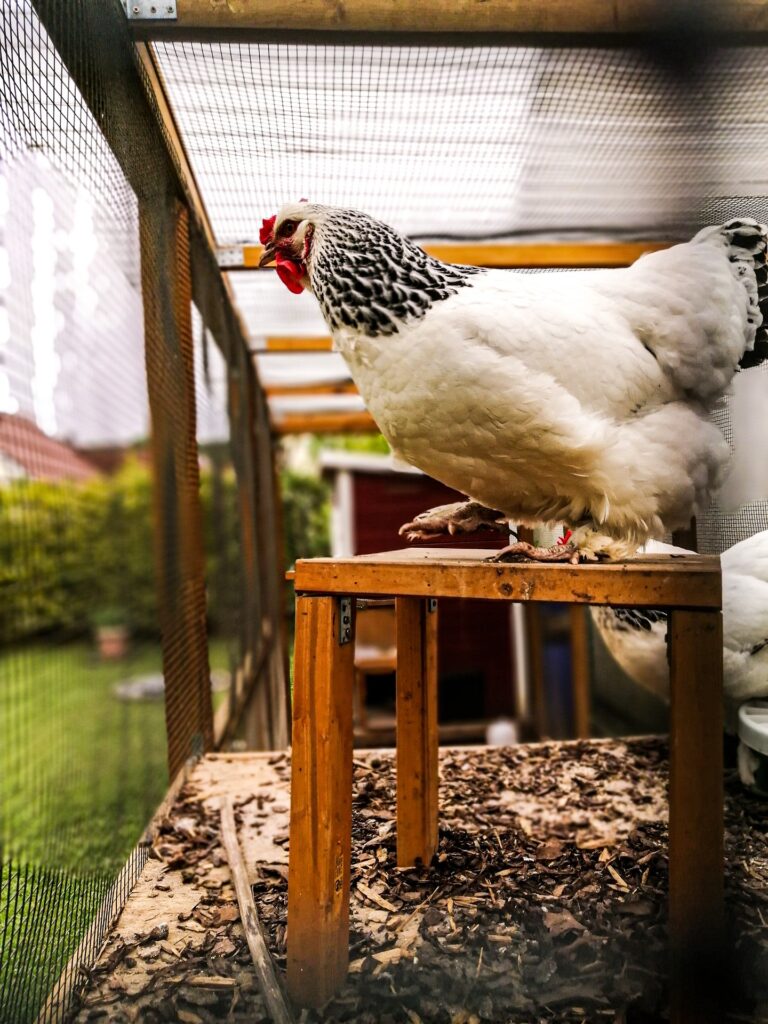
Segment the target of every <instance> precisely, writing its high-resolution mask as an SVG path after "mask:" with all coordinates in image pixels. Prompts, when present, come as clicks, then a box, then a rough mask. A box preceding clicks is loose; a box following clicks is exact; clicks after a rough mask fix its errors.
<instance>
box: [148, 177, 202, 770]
mask: <svg viewBox="0 0 768 1024" xmlns="http://www.w3.org/2000/svg"><path fill="white" fill-rule="evenodd" d="M139 229H140V231H139V234H140V241H141V288H142V298H143V302H144V341H145V359H146V368H147V388H148V393H149V407H150V411H151V415H152V462H153V470H154V473H153V501H154V512H155V522H154V535H155V563H156V576H157V585H158V620H159V625H160V632H161V636H162V649H163V676H164V677H165V722H166V732H167V736H168V770H169V775H170V777H171V778H173V777H174V776H175V775H176V774H177V773H178V772H179V770H180V769H181V767H182V765H183V764H184V762H185V761H186V760H187V758H189V757H190V756H193V755H195V754H199V753H202V752H203V751H205V750H210V749H211V746H212V744H213V710H212V705H211V684H210V670H209V667H208V638H207V630H206V621H205V566H204V553H203V538H202V522H201V512H200V473H199V468H198V451H197V439H196V410H195V380H194V358H193V346H192V283H191V277H190V262H189V260H190V250H189V213H188V211H187V208H186V207H185V206H183V205H182V204H181V203H180V202H179V201H178V200H176V199H174V198H173V197H172V196H160V197H155V198H152V199H151V200H144V201H143V202H142V203H141V205H140V208H139Z"/></svg>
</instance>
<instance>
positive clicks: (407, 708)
mask: <svg viewBox="0 0 768 1024" xmlns="http://www.w3.org/2000/svg"><path fill="white" fill-rule="evenodd" d="M395 606H396V612H395V614H396V619H397V863H398V865H399V866H400V867H408V866H409V865H411V864H415V863H416V861H417V860H421V861H422V863H424V864H429V862H430V861H431V860H432V855H433V854H434V852H435V850H436V849H437V814H438V810H437V607H436V604H435V603H430V602H428V601H426V600H424V599H422V598H418V597H398V598H397V600H396V602H395Z"/></svg>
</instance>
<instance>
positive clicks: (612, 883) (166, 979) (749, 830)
mask: <svg viewBox="0 0 768 1024" xmlns="http://www.w3.org/2000/svg"><path fill="white" fill-rule="evenodd" d="M289 772H290V761H289V758H288V757H287V756H285V755H277V756H273V757H266V756H264V755H251V757H250V758H245V757H243V756H240V757H236V756H229V757H227V756H225V755H219V756H216V757H211V758H206V759H205V761H204V762H203V764H202V765H201V766H200V767H199V768H198V769H196V771H195V774H194V775H193V776H192V778H191V779H190V782H189V783H188V784H187V786H186V787H185V789H184V790H183V791H182V792H181V794H180V796H179V798H178V800H177V801H176V803H175V804H174V806H173V808H172V810H171V812H170V814H169V815H168V817H167V819H166V821H165V822H164V823H163V825H162V828H161V831H160V834H159V835H158V837H157V839H156V841H155V844H154V849H153V859H151V860H150V862H149V863H148V865H147V868H146V869H145V872H144V875H143V876H142V879H141V880H140V882H139V884H138V885H137V887H136V890H135V892H134V894H133V895H132V896H131V899H130V900H129V903H128V905H127V906H126V909H125V911H124V912H123V914H122V915H121V918H120V920H119V921H118V923H117V925H116V927H115V929H114V930H113V932H112V933H111V934H110V937H109V939H108V941H107V943H106V945H105V948H104V951H103V953H102V956H101V958H100V960H99V962H98V963H97V965H96V967H95V968H94V969H93V971H92V972H91V973H90V976H89V978H88V979H87V985H86V988H85V991H84V993H83V995H82V999H81V1003H80V1008H79V1012H78V1014H77V1018H76V1019H77V1021H78V1022H84V1021H93V1020H99V1019H102V1020H109V1021H114V1022H116V1024H122V1022H123V1021H126V1022H128V1021H147V1022H161V1021H183V1022H186V1024H209V1022H212V1021H221V1020H226V1021H232V1022H240V1021H243V1022H244V1021H250V1022H257V1021H262V1020H266V1019H267V1018H266V1013H265V1010H264V1006H263V1003H262V1001H261V997H260V995H259V993H258V989H257V986H256V981H255V976H254V973H253V969H252V966H251V962H250V957H249V954H248V951H247V947H246V946H245V940H244V938H243V933H242V929H241V927H240V924H239V915H238V911H237V904H236V903H235V902H234V894H233V891H232V887H231V885H230V881H229V872H228V868H227V866H226V861H225V859H224V855H223V850H222V848H221V845H220V841H219V817H218V802H219V799H220V795H221V794H222V793H224V792H228V793H230V794H231V796H232V799H233V800H234V802H235V809H236V816H237V820H238V826H239V833H240V841H241V844H242V846H243V850H244V854H245V856H246V861H247V863H248V865H249V868H251V869H252V871H253V878H254V885H253V891H254V895H255V898H256V903H257V907H258V909H259V914H260V916H261V920H262V923H263V926H264V929H265V932H266V933H267V935H268V939H269V943H270V948H271V950H272V953H273V956H274V958H275V961H276V963H277V965H278V967H280V968H282V967H284V964H285V942H286V895H287V892H286V890H287V882H286V879H287V838H288V837H287V821H288V816H287V811H288V783H289ZM666 781H667V747H666V742H664V741H662V740H659V739H640V740H631V741H583V742H577V743H563V744H536V745H528V746H519V747H514V748H505V749H498V748H497V749H459V748H454V749H447V750H444V751H441V830H440V845H439V850H438V853H437V855H436V857H435V859H434V861H433V863H432V864H431V865H429V866H428V867H426V868H419V869H409V870H401V869H398V868H397V867H396V858H395V821H394V813H393V812H394V787H395V777H394V762H393V757H392V754H391V753H389V752H387V753H382V752H371V753H366V754H362V755H360V756H358V758H357V760H356V762H355V798H354V810H353V814H354V821H353V863H352V934H351V953H350V959H351V965H350V974H349V980H348V983H347V985H346V986H345V988H344V989H343V990H342V991H341V992H340V993H339V994H338V996H337V997H336V998H335V999H333V1000H332V1001H331V1002H330V1003H329V1004H328V1005H327V1006H326V1007H324V1008H323V1010H322V1011H309V1012H308V1011H304V1013H303V1015H302V1019H303V1020H304V1021H305V1022H306V1024H314V1022H317V1024H320V1022H323V1024H332V1022H341V1021H356V1022H361V1024H369V1022H370V1024H389V1022H391V1024H399V1022H404V1024H419V1022H424V1024H427V1022H430V1024H431V1022H435V1024H480V1022H484V1021H494V1022H506V1024H538V1022H542V1024H544V1022H557V1024H576V1022H579V1024H583V1022H605V1024H651V1022H657V1021H664V1020H665V1019H666V1017H667V1014H666V1006H667V992H666V990H667V965H666V959H667V952H666V895H667V857H666V845H667V828H666V798H665V788H666ZM726 789H727V805H726V821H727V838H726V843H727V852H726V858H727V901H728V911H729V914H728V917H729V928H730V933H731V935H730V938H731V948H732V951H733V955H732V957H731V959H730V960H729V962H728V964H723V965H720V966H721V975H720V977H719V978H713V983H727V984H728V985H729V986H730V989H731V1004H730V1005H731V1010H732V1012H731V1015H730V1016H729V1020H731V1021H733V1022H754V1024H758V1022H765V1021H768V927H766V915H767V914H768V842H767V836H768V801H765V800H762V799H760V798H758V797H755V796H753V795H751V794H749V793H746V792H745V791H744V790H743V789H742V787H741V786H740V784H739V782H738V779H737V778H736V777H735V776H734V774H733V773H729V774H728V777H727V780H726Z"/></svg>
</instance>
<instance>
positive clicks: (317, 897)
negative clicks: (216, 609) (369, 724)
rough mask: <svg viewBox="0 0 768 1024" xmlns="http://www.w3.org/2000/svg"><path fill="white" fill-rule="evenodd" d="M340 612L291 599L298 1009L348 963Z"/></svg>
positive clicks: (346, 651) (345, 710)
mask: <svg viewBox="0 0 768 1024" xmlns="http://www.w3.org/2000/svg"><path fill="white" fill-rule="evenodd" d="M349 608H350V610H349V611H348V612H347V613H346V614H349V615H350V617H351V615H352V613H351V603H350V606H349ZM341 616H342V609H341V599H340V598H337V597H297V599H296V646H295V659H294V684H293V756H292V768H291V835H290V859H289V867H288V991H289V993H290V995H291V998H292V999H293V1000H294V1002H296V1003H297V1004H298V1005H300V1006H320V1005H322V1004H323V1003H324V1002H326V1000H328V999H329V998H330V996H331V995H333V993H334V992H335V991H336V989H337V988H339V986H340V985H341V984H342V983H343V982H344V979H345V978H346V975H347V965H348V960H349V864H350V853H351V837H352V701H353V681H354V630H353V629H350V634H349V637H348V638H347V640H346V642H345V643H341V641H340V637H341V628H342V622H341ZM349 626H352V623H351V622H350V623H349Z"/></svg>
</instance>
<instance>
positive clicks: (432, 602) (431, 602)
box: [427, 597, 437, 612]
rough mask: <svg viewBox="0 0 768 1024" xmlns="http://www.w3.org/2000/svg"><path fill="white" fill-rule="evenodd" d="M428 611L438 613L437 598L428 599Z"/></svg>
mask: <svg viewBox="0 0 768 1024" xmlns="http://www.w3.org/2000/svg"><path fill="white" fill-rule="evenodd" d="M427 611H428V612H436V611H437V598H436V597H428V598H427Z"/></svg>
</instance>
